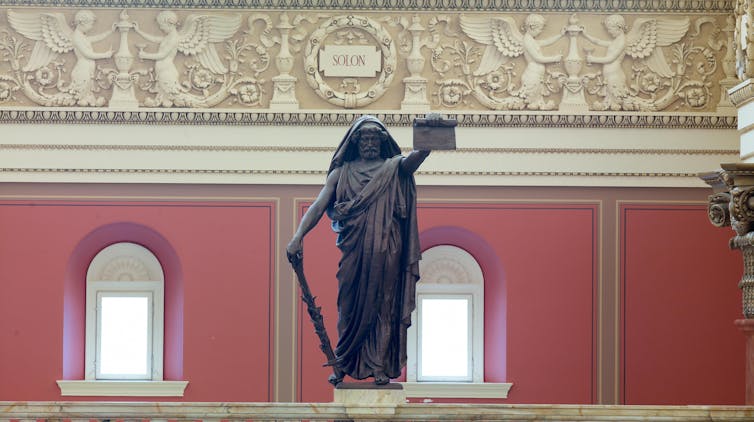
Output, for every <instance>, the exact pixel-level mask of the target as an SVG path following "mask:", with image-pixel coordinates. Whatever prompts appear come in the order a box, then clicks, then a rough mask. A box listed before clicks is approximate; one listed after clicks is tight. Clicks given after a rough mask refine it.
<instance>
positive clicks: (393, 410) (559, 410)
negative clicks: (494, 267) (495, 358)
mask: <svg viewBox="0 0 754 422" xmlns="http://www.w3.org/2000/svg"><path fill="white" fill-rule="evenodd" d="M379 407H380V410H381V411H380V412H375V411H374V405H361V406H358V405H356V404H349V405H345V404H343V403H189V402H160V403H154V402H151V403H143V402H0V422H7V421H10V420H19V419H23V420H49V419H77V420H80V419H142V420H145V419H149V420H155V419H160V420H164V419H168V420H174V419H175V420H210V419H213V420H217V419H224V420H229V421H240V420H270V419H272V420H334V419H350V418H353V417H354V416H357V415H358V416H357V418H358V419H359V420H373V419H379V420H395V421H422V420H434V421H440V420H479V421H492V420H498V421H499V420H536V421H596V422H599V421H666V422H667V421H679V422H680V421H684V422H686V421H721V422H726V421H741V422H743V421H752V420H754V407H751V406H615V405H548V404H542V405H506V404H480V403H474V404H447V403H442V404H440V403H415V404H414V403H400V404H395V405H390V404H387V403H385V404H383V405H381V406H379Z"/></svg>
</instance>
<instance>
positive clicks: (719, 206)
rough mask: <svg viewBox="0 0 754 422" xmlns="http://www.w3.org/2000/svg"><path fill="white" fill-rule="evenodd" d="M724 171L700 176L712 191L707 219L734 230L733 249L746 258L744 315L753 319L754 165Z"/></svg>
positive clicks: (726, 167) (724, 167)
mask: <svg viewBox="0 0 754 422" xmlns="http://www.w3.org/2000/svg"><path fill="white" fill-rule="evenodd" d="M721 167H722V169H720V170H718V171H715V172H710V173H704V174H700V175H699V177H700V178H701V179H702V180H704V182H705V183H707V184H708V185H710V186H711V187H712V190H713V193H712V195H710V196H709V203H708V205H707V215H708V217H709V219H710V222H711V223H712V224H713V225H714V226H716V227H724V226H728V225H729V226H731V227H732V228H733V230H734V231H735V232H736V236H735V237H733V238H732V239H731V240H730V247H731V249H739V250H740V251H741V253H742V254H743V258H744V274H743V277H742V278H741V281H740V282H739V283H738V287H739V288H740V289H741V290H742V293H743V314H744V316H745V317H746V318H754V230H752V229H753V228H754V164H749V163H735V164H722V165H721Z"/></svg>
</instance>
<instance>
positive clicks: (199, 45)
mask: <svg viewBox="0 0 754 422" xmlns="http://www.w3.org/2000/svg"><path fill="white" fill-rule="evenodd" d="M178 24H179V22H178V16H177V15H176V14H175V13H173V12H171V11H167V10H166V11H162V12H160V13H158V14H157V25H158V26H159V27H160V30H161V31H162V32H163V33H164V34H165V35H164V36H160V35H150V34H148V33H145V32H144V31H142V30H141V29H139V27H138V25H136V26H135V27H134V30H135V31H136V32H137V33H138V34H139V35H141V36H142V37H144V39H146V40H147V41H150V42H153V43H159V47H158V48H157V52H155V53H149V52H146V51H144V50H143V48H142V49H140V50H139V58H141V59H146V60H154V61H155V65H154V69H155V73H156V78H157V84H156V89H157V96H156V98H154V99H152V98H148V99H147V100H146V101H145V105H147V106H148V107H160V106H163V107H171V106H183V107H204V106H206V104H205V102H204V100H203V98H202V97H200V96H197V95H192V94H190V93H189V92H188V89H186V88H185V87H184V86H182V85H181V83H180V81H179V77H178V75H179V73H178V69H177V68H176V66H175V62H174V60H175V56H176V55H177V54H178V52H181V53H183V54H185V55H188V56H196V58H197V59H198V60H199V63H201V65H202V66H203V67H205V68H207V69H208V70H210V71H211V72H213V73H215V74H221V75H222V74H226V73H227V72H228V68H227V67H226V66H225V64H223V62H222V60H221V59H220V57H219V56H218V54H217V50H216V49H215V45H214V43H218V42H222V41H225V40H227V39H228V38H230V37H231V36H233V34H235V33H236V31H238V28H240V26H241V15H240V14H238V15H234V16H216V15H213V16H210V15H189V16H188V17H187V18H186V21H185V23H184V24H183V27H181V28H180V30H179V29H178Z"/></svg>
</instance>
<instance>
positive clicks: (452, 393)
mask: <svg viewBox="0 0 754 422" xmlns="http://www.w3.org/2000/svg"><path fill="white" fill-rule="evenodd" d="M401 384H403V390H404V391H405V392H406V397H414V398H454V399H468V398H480V399H506V398H508V391H509V390H510V389H511V387H512V386H513V384H511V383H492V382H488V383H472V382H402V383H401Z"/></svg>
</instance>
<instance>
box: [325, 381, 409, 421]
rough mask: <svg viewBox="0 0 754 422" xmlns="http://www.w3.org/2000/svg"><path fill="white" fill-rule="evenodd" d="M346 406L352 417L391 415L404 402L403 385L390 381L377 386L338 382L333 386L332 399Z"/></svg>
mask: <svg viewBox="0 0 754 422" xmlns="http://www.w3.org/2000/svg"><path fill="white" fill-rule="evenodd" d="M333 402H335V403H337V404H342V405H343V406H345V408H346V413H347V414H348V416H349V417H351V418H353V419H359V418H364V417H366V418H370V419H372V418H374V417H375V416H391V415H394V414H395V409H396V408H397V407H398V406H400V405H402V404H405V403H406V392H405V391H404V390H403V386H402V385H400V384H397V383H390V384H387V385H383V386H377V385H375V384H372V383H340V384H338V386H337V387H335V393H334V400H333Z"/></svg>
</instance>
